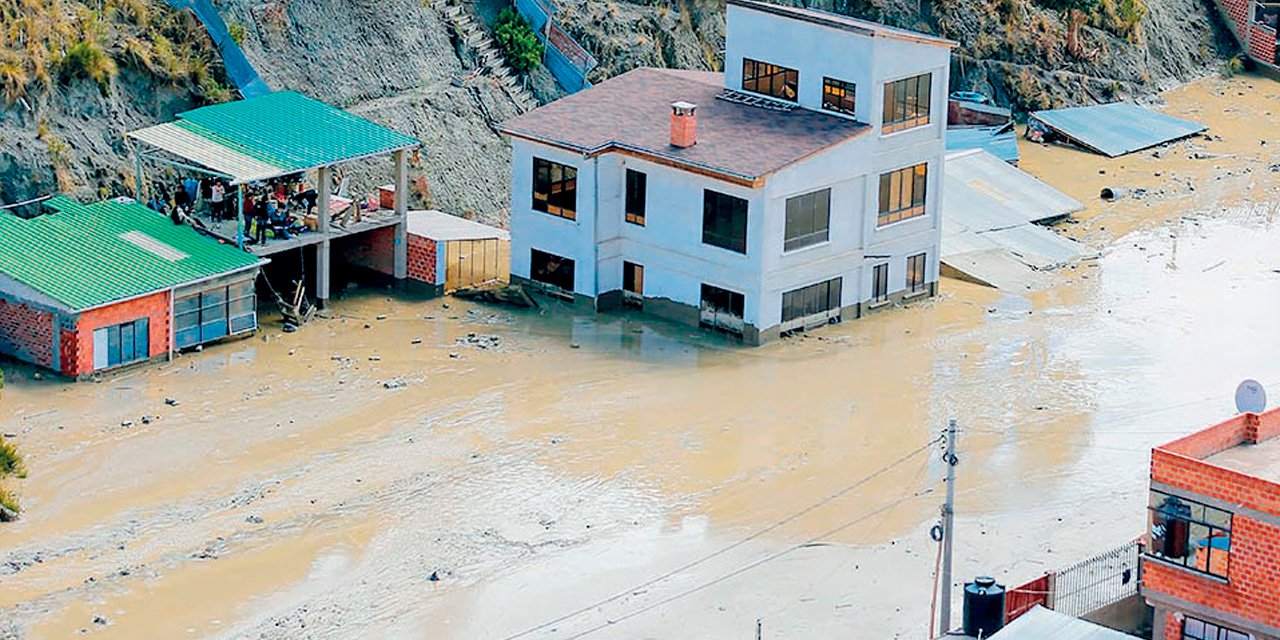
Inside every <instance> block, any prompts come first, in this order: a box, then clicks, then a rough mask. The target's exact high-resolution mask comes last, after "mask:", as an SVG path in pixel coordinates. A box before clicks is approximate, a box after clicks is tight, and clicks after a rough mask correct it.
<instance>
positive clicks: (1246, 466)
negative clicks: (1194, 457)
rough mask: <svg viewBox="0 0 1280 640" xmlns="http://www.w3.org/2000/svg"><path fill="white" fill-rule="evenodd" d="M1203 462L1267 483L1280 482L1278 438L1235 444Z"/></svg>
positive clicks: (1279, 441)
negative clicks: (1254, 442) (1255, 442)
mask: <svg viewBox="0 0 1280 640" xmlns="http://www.w3.org/2000/svg"><path fill="white" fill-rule="evenodd" d="M1204 461H1205V462H1207V463H1209V464H1211V465H1214V466H1216V467H1222V468H1224V469H1230V470H1232V471H1237V472H1239V473H1243V474H1247V475H1250V476H1253V477H1255V478H1261V479H1263V480H1267V481H1269V482H1280V437H1275V438H1271V439H1270V440H1265V441H1262V442H1259V443H1258V444H1249V443H1243V444H1237V445H1236V446H1234V447H1231V448H1230V449H1227V450H1225V451H1222V452H1221V453H1215V454H1213V455H1211V456H1209V457H1207V458H1205V459H1204Z"/></svg>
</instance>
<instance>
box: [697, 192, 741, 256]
mask: <svg viewBox="0 0 1280 640" xmlns="http://www.w3.org/2000/svg"><path fill="white" fill-rule="evenodd" d="M749 208H750V203H749V202H748V201H747V200H746V199H744V198H739V197H737V196H732V195H729V194H727V193H721V192H719V191H712V190H711V189H703V191H702V243H703V244H707V245H711V246H713V247H719V248H721V249H725V250H727V251H733V252H734V253H741V254H743V255H746V253H747V220H748V214H749Z"/></svg>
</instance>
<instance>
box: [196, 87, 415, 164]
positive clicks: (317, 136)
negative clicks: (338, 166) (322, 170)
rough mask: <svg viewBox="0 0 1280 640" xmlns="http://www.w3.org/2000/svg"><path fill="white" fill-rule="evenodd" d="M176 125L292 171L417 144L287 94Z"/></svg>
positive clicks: (219, 108) (217, 108) (217, 109)
mask: <svg viewBox="0 0 1280 640" xmlns="http://www.w3.org/2000/svg"><path fill="white" fill-rule="evenodd" d="M175 124H176V125H177V126H179V127H182V128H183V129H185V130H187V131H190V132H191V133H194V134H196V135H199V136H201V137H204V138H207V139H209V140H212V141H214V142H217V143H218V144H221V145H222V146H225V147H229V148H231V149H234V150H236V151H239V152H240V153H243V154H245V155H247V156H249V157H252V158H255V159H257V160H261V161H263V162H266V163H268V164H271V165H274V166H277V167H280V168H281V170H282V171H283V172H288V173H292V172H295V171H302V170H303V169H309V168H312V167H318V166H323V165H329V164H335V163H338V162H343V161H347V160H351V159H354V158H360V157H363V156H371V155H379V154H383V153H389V152H391V151H395V150H397V149H404V148H407V147H412V146H416V145H417V144H418V141H417V140H416V139H414V138H411V137H409V136H406V135H404V134H402V133H398V132H396V131H392V130H391V129H388V128H386V127H383V126H381V125H377V124H374V123H372V122H369V121H368V120H365V119H364V118H360V117H357V116H353V115H351V114H349V113H347V112H345V111H343V110H341V109H335V108H333V107H331V106H329V105H327V104H325V103H323V102H320V101H319V100H313V99H311V98H308V97H306V96H304V95H302V94H300V93H295V92H292V91H277V92H275V93H269V94H266V95H264V96H259V97H257V98H251V99H248V100H239V101H237V102H228V103H225V104H217V105H211V106H208V107H201V108H199V109H195V110H193V111H187V112H184V113H180V114H178V121H177V122H176V123H175Z"/></svg>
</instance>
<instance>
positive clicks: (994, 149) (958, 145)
mask: <svg viewBox="0 0 1280 640" xmlns="http://www.w3.org/2000/svg"><path fill="white" fill-rule="evenodd" d="M969 149H986V150H987V151H988V152H990V153H991V154H993V155H995V156H996V157H997V158H1000V159H1001V160H1003V161H1005V162H1007V163H1009V164H1012V165H1017V164H1018V160H1019V159H1020V157H1021V154H1020V153H1019V152H1018V134H1017V132H1016V131H1014V130H1013V126H1012V124H1009V125H1000V126H994V127H950V128H948V129H947V153H951V152H952V151H967V150H969Z"/></svg>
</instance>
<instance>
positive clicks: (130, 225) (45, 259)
mask: <svg viewBox="0 0 1280 640" xmlns="http://www.w3.org/2000/svg"><path fill="white" fill-rule="evenodd" d="M46 206H48V207H50V208H51V209H53V210H54V211H55V213H51V214H46V215H42V216H38V217H36V218H32V219H24V218H19V217H17V216H13V215H3V214H0V246H3V247H20V248H21V250H18V251H0V274H3V275H6V276H8V277H10V278H12V279H14V280H16V281H17V282H20V283H22V284H24V285H26V286H28V287H30V288H32V289H34V290H36V291H37V292H39V293H41V294H44V295H46V296H48V297H50V298H52V299H54V300H56V301H57V302H58V303H60V304H62V305H65V306H66V307H67V308H68V309H70V310H71V311H85V310H88V309H92V308H95V307H99V306H102V305H105V304H108V303H111V302H115V301H117V300H125V299H128V298H132V297H135V296H139V295H144V294H147V293H153V292H157V291H164V290H166V289H169V288H171V287H174V286H178V285H182V284H186V283H189V282H195V281H199V280H204V279H206V278H211V277H215V276H219V275H223V274H227V273H234V272H237V271H244V270H246V269H250V268H253V267H255V266H258V265H261V264H264V263H266V262H267V261H266V260H263V259H261V258H258V257H257V256H253V255H250V254H248V253H245V252H243V251H241V250H239V249H237V248H235V247H234V246H232V245H228V244H223V243H221V242H219V241H217V240H214V239H212V238H209V237H207V236H204V235H201V234H200V233H199V232H197V231H196V230H195V229H192V228H191V227H189V226H186V225H175V224H173V221H172V220H170V219H169V218H167V217H165V216H162V215H160V214H158V213H156V212H155V211H152V210H151V209H148V208H146V207H144V206H142V205H139V204H136V203H132V202H129V203H122V202H114V201H107V202H99V203H96V204H92V205H81V204H79V203H76V202H74V201H72V200H69V199H67V198H64V197H57V198H54V199H52V200H49V201H48V202H47V203H46Z"/></svg>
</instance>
